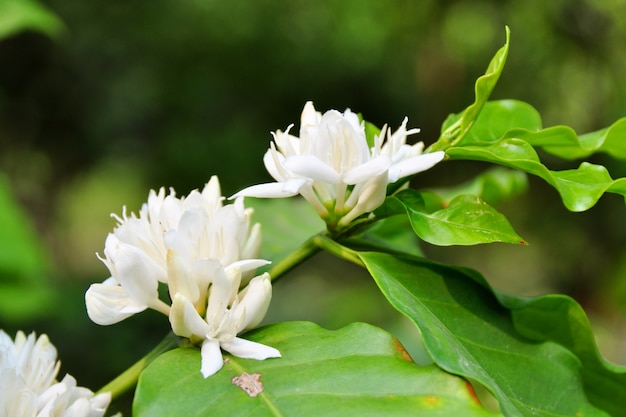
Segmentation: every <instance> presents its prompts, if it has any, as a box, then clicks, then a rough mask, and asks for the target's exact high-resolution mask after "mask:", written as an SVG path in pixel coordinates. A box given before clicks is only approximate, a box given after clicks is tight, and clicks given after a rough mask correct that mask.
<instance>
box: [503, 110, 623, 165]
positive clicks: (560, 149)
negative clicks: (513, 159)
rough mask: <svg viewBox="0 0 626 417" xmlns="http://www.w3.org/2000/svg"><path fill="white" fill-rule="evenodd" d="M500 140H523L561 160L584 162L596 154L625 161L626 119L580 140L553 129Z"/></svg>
mask: <svg viewBox="0 0 626 417" xmlns="http://www.w3.org/2000/svg"><path fill="white" fill-rule="evenodd" d="M520 127H521V126H520ZM503 137H517V138H520V139H523V140H525V141H526V142H528V143H530V144H531V145H533V146H535V147H541V148H542V149H543V150H544V151H546V152H548V153H550V154H552V155H556V156H558V157H560V158H564V159H579V158H585V157H587V156H589V155H591V154H593V153H596V152H604V153H607V154H609V155H611V156H613V157H615V158H619V159H626V140H625V138H626V118H621V119H619V120H618V121H616V122H615V123H613V124H612V125H611V126H609V127H607V128H604V129H601V130H598V131H596V132H591V133H587V134H584V135H580V136H578V135H576V132H575V131H574V130H573V129H572V128H570V127H568V126H554V127H550V128H547V129H544V130H540V131H532V130H531V131H526V130H514V131H511V132H508V133H507V134H506V135H504V136H503Z"/></svg>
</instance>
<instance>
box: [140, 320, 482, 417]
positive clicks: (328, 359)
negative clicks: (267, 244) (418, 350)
mask: <svg viewBox="0 0 626 417" xmlns="http://www.w3.org/2000/svg"><path fill="white" fill-rule="evenodd" d="M246 338H248V339H250V340H254V341H256V342H259V343H263V344H267V345H269V346H273V347H276V348H277V349H279V350H280V351H281V354H282V358H278V359H268V360H265V361H255V360H251V359H240V358H236V357H232V356H230V355H225V358H226V359H225V360H226V363H225V364H224V367H223V368H222V369H221V370H220V371H219V372H218V373H217V374H215V375H213V376H211V377H209V378H207V379H203V378H202V375H201V374H200V351H199V349H196V348H186V349H176V350H173V351H170V352H167V353H165V354H163V355H162V356H160V357H159V358H157V359H156V360H155V361H153V362H152V363H151V364H150V366H148V367H147V368H146V369H145V370H144V372H143V373H142V374H141V376H140V379H139V384H138V386H137V391H136V396H135V402H134V405H133V411H134V412H133V415H135V416H136V417H160V416H167V417H170V416H189V417H198V416H207V415H211V416H234V415H238V416H252V415H254V416H260V417H262V416H298V417H307V416H315V417H318V416H359V417H362V416H376V417H379V416H406V415H409V414H410V415H424V416H488V415H494V414H493V413H490V412H487V411H486V410H485V409H484V408H482V407H481V406H479V405H478V404H477V402H476V401H475V399H474V397H473V392H472V391H471V388H470V387H469V385H468V384H467V382H466V381H464V380H462V379H460V378H457V377H454V376H452V375H450V374H447V373H445V372H443V371H442V370H441V369H439V368H437V367H436V366H426V367H420V366H418V365H416V364H415V363H414V362H412V361H411V359H410V357H408V355H407V353H406V351H405V350H404V348H403V347H402V346H401V345H400V344H399V342H398V341H397V340H396V339H394V338H393V337H391V336H390V335H389V334H388V333H386V332H385V331H383V330H381V329H378V328H376V327H373V326H370V325H367V324H362V323H355V324H352V325H350V326H347V327H345V328H342V329H339V330H325V329H322V328H320V327H319V326H317V325H315V324H313V323H307V322H291V323H279V324H275V325H271V326H268V327H264V328H261V329H258V330H256V331H254V332H251V333H248V334H247V335H246ZM244 372H245V373H247V374H248V375H253V374H259V375H260V377H259V380H260V382H261V383H262V384H263V391H262V392H261V393H260V394H259V395H258V396H255V397H252V396H249V395H248V394H247V393H246V392H244V391H243V390H242V389H241V388H239V387H238V386H237V385H234V383H233V378H235V377H237V376H242V375H243V373H244Z"/></svg>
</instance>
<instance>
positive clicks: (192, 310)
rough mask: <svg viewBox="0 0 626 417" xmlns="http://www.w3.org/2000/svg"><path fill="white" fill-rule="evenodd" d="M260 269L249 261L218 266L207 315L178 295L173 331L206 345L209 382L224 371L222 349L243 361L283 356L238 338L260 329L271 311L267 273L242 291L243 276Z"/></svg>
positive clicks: (204, 366)
mask: <svg viewBox="0 0 626 417" xmlns="http://www.w3.org/2000/svg"><path fill="white" fill-rule="evenodd" d="M260 265H261V263H260V262H247V261H242V262H239V263H234V264H232V265H230V266H229V267H227V268H221V267H220V266H219V265H214V268H215V269H214V271H213V274H212V276H213V280H212V283H211V287H210V289H209V297H208V303H207V305H206V306H204V307H205V308H206V311H205V312H204V313H203V314H201V313H200V311H202V310H200V311H198V308H197V307H196V306H195V305H194V303H193V301H192V299H190V298H189V297H188V296H186V294H184V293H180V292H177V293H176V294H175V295H174V298H173V302H172V311H171V313H170V322H171V323H172V329H173V330H174V333H176V334H177V335H179V336H183V337H188V338H190V339H199V340H202V341H203V342H202V366H201V372H202V374H203V375H204V377H205V378H206V377H208V376H211V375H213V374H214V373H215V372H217V371H219V370H220V369H221V368H222V365H223V360H222V354H221V352H220V348H222V349H224V350H225V351H227V352H229V353H231V354H232V355H234V356H237V357H240V358H249V359H258V360H262V359H266V358H277V357H280V352H279V351H278V350H276V349H274V348H272V347H269V346H265V345H262V344H260V343H255V342H251V341H249V340H245V339H241V338H239V337H236V336H237V334H238V333H240V332H241V331H243V330H246V329H251V328H254V327H256V326H258V325H259V323H260V322H261V320H263V317H264V316H265V313H266V312H267V309H268V307H269V304H270V300H271V298H272V285H271V283H270V278H269V275H268V274H267V273H265V274H263V275H260V276H257V277H255V278H253V279H252V280H251V281H250V283H249V284H248V285H247V286H246V287H245V288H244V289H243V290H239V288H240V285H239V284H240V281H241V276H242V273H243V272H245V271H246V270H248V269H256V268H257V267H258V266H260Z"/></svg>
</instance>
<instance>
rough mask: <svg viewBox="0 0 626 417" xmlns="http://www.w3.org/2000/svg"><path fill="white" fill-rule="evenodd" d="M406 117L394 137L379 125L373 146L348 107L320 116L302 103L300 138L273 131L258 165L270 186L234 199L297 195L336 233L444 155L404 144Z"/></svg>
mask: <svg viewBox="0 0 626 417" xmlns="http://www.w3.org/2000/svg"><path fill="white" fill-rule="evenodd" d="M406 124H407V119H406V118H405V119H404V121H403V122H402V125H401V126H400V128H399V129H398V130H396V131H395V132H394V133H391V130H390V129H388V128H387V126H384V127H383V128H382V130H381V132H380V134H379V135H378V136H376V137H375V138H374V144H373V146H372V147H370V146H369V145H368V143H367V138H366V135H365V127H364V124H363V123H361V122H359V119H358V117H357V115H356V114H354V113H353V112H351V111H350V110H349V109H348V110H346V111H345V112H344V113H340V112H338V111H336V110H329V111H327V112H326V113H324V114H323V115H322V114H321V113H320V112H317V111H315V108H314V107H313V103H312V102H307V103H306V105H305V106H304V110H303V111H302V116H301V125H300V136H299V137H296V136H293V135H291V134H290V133H289V130H290V129H291V128H292V127H293V125H291V126H289V127H288V128H287V130H286V131H285V132H282V131H280V130H279V131H277V132H274V133H272V134H273V136H274V142H272V143H271V144H270V149H268V151H267V152H266V153H265V156H264V158H263V162H264V164H265V168H266V169H267V171H268V172H269V173H270V175H271V176H272V177H273V178H274V179H275V180H276V182H273V183H267V184H259V185H253V186H251V187H248V188H246V189H244V190H242V191H240V192H238V193H237V194H235V195H234V196H233V198H237V197H240V196H250V197H261V198H276V197H291V196H294V195H297V194H300V195H302V196H303V197H304V198H305V199H306V200H307V201H308V202H309V203H310V204H311V205H312V206H313V207H314V208H315V210H316V211H317V212H318V214H319V215H320V216H321V217H322V218H323V219H324V220H325V221H326V223H327V224H328V226H329V228H331V229H340V228H342V227H345V226H347V225H348V224H350V222H352V221H353V220H354V219H356V218H357V217H359V216H361V215H362V214H365V213H369V212H371V211H373V210H374V209H376V208H378V207H379V206H380V205H381V204H382V203H383V201H384V199H385V196H386V192H387V185H388V184H389V183H392V182H396V181H397V180H399V179H400V178H404V177H407V176H409V175H413V174H416V173H418V172H422V171H425V170H427V169H429V168H431V167H432V166H434V165H435V164H437V163H438V162H439V161H441V160H442V159H443V157H444V153H443V152H441V151H440V152H433V153H426V154H424V153H422V152H423V149H424V144H423V143H422V142H419V143H417V144H415V145H407V144H406V138H407V136H408V135H412V134H415V133H418V132H419V130H418V129H410V130H407V129H406Z"/></svg>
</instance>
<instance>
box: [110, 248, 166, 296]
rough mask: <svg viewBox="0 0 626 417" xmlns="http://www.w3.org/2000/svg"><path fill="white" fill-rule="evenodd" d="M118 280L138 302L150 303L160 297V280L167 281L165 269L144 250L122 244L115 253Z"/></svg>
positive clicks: (114, 260)
mask: <svg viewBox="0 0 626 417" xmlns="http://www.w3.org/2000/svg"><path fill="white" fill-rule="evenodd" d="M113 262H114V263H115V269H116V271H117V276H116V277H115V278H116V279H117V281H118V282H119V283H120V284H121V285H122V286H123V287H124V289H125V290H126V292H127V293H128V295H129V297H131V298H132V299H133V300H134V301H135V302H136V303H138V304H144V305H150V304H151V303H152V301H153V300H155V299H157V298H158V293H157V286H158V281H157V280H159V281H161V280H163V281H165V280H166V278H165V277H166V275H165V270H164V269H163V268H162V267H161V266H159V265H158V264H157V263H156V262H155V261H154V260H153V259H152V258H150V257H148V255H146V253H145V252H143V251H142V250H140V249H138V248H136V247H134V246H130V245H125V244H122V245H120V248H119V250H118V251H117V253H116V254H115V259H113Z"/></svg>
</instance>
